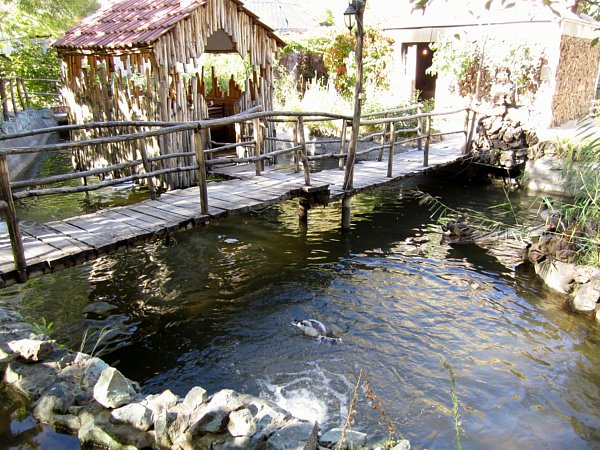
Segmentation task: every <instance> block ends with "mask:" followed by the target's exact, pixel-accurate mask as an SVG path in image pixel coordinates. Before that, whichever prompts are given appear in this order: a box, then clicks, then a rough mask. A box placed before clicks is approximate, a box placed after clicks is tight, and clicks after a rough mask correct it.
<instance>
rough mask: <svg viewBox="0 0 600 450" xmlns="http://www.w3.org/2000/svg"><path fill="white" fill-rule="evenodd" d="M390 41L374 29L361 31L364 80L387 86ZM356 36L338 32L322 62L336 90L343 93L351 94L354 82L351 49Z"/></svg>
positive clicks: (390, 53) (354, 68) (353, 62)
mask: <svg viewBox="0 0 600 450" xmlns="http://www.w3.org/2000/svg"><path fill="white" fill-rule="evenodd" d="M393 44H394V41H393V40H392V39H390V38H388V37H386V36H384V35H383V34H382V33H381V32H380V31H379V30H376V29H375V28H368V29H367V30H365V40H364V49H363V69H364V78H365V83H367V82H370V83H373V84H376V85H379V86H380V88H381V89H386V88H387V87H389V73H388V68H389V66H390V65H391V64H390V63H391V58H392V54H393ZM355 45H356V37H355V36H354V35H353V34H348V33H342V34H338V35H337V36H335V38H334V39H333V43H332V45H331V46H330V47H329V48H328V49H327V50H326V51H325V54H324V58H323V59H324V63H325V67H327V70H328V71H329V74H330V76H331V77H333V79H334V82H335V86H336V88H337V90H338V91H339V92H340V93H341V94H342V95H344V96H351V95H352V92H353V90H352V89H353V87H354V85H355V84H356V63H355V61H354V59H355V57H354V48H355Z"/></svg>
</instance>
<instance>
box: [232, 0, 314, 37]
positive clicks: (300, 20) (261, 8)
mask: <svg viewBox="0 0 600 450" xmlns="http://www.w3.org/2000/svg"><path fill="white" fill-rule="evenodd" d="M244 4H245V5H246V8H248V9H249V10H251V11H252V12H254V13H255V14H256V15H258V16H259V17H260V18H261V20H263V21H264V22H265V23H266V24H267V25H269V26H270V27H271V28H273V29H274V30H275V31H292V30H294V31H298V30H301V31H305V30H311V29H314V28H316V27H318V26H319V23H318V22H317V20H315V18H314V17H313V15H312V14H311V13H309V12H308V11H307V10H305V9H303V8H302V7H300V6H299V5H298V4H297V3H296V2H294V1H292V0H246V1H245V2H244Z"/></svg>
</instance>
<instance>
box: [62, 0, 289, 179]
mask: <svg viewBox="0 0 600 450" xmlns="http://www.w3.org/2000/svg"><path fill="white" fill-rule="evenodd" d="M218 31H223V32H225V33H226V34H227V35H228V36H229V37H230V38H231V40H232V42H233V44H234V46H235V50H237V52H238V53H239V54H240V55H241V56H242V57H243V58H246V57H247V58H248V59H249V61H250V63H251V64H252V65H253V67H254V68H255V72H254V74H253V76H252V79H251V80H248V81H247V83H246V89H245V91H244V92H243V93H242V94H241V95H240V97H239V100H238V109H239V112H241V111H245V110H246V109H248V108H249V107H251V106H254V105H257V104H260V105H262V106H263V107H264V108H265V109H272V96H273V63H274V61H275V55H276V53H277V51H278V47H277V45H278V44H277V40H276V39H275V38H274V37H273V36H272V35H270V32H269V31H268V30H267V29H265V28H263V27H262V26H259V25H258V24H257V23H256V21H255V19H254V18H253V17H252V16H251V15H248V14H247V13H245V12H244V10H243V9H242V8H239V7H238V5H237V3H236V2H233V1H231V0H211V1H209V2H207V3H205V4H203V5H202V6H200V7H199V8H198V9H196V10H195V11H194V12H192V14H190V15H189V16H188V17H187V18H185V19H183V20H180V21H179V22H177V23H176V24H174V26H173V27H172V28H171V29H170V30H169V31H168V32H167V33H165V34H164V35H163V36H161V37H160V38H158V40H156V41H155V42H153V43H152V45H150V46H146V47H144V48H139V47H135V46H134V47H132V48H131V49H118V47H117V48H114V49H112V50H110V49H109V50H110V51H107V50H104V52H103V53H104V54H99V53H100V51H99V50H94V51H93V52H92V53H91V54H89V53H90V50H89V49H88V50H86V49H82V50H81V52H77V51H73V50H72V49H70V50H69V51H68V52H67V51H61V50H60V49H59V54H60V56H61V57H62V59H63V78H64V88H63V92H62V95H63V99H64V101H65V104H66V107H67V111H68V114H69V119H70V121H71V123H86V122H91V121H107V120H158V121H166V122H183V121H194V120H200V119H206V118H208V103H207V101H206V99H205V97H204V95H203V88H202V86H203V80H202V77H201V76H199V75H198V73H201V71H202V68H201V67H199V61H200V57H201V56H202V54H203V53H204V52H205V50H206V45H207V42H208V39H209V37H210V36H211V35H213V34H214V33H215V32H218ZM116 59H118V60H120V61H121V62H122V66H123V68H122V69H119V68H117V66H118V65H119V64H117V63H116ZM185 70H187V71H188V72H191V73H196V75H192V74H191V73H187V74H186V73H185ZM124 131H130V130H124ZM111 132H112V131H94V132H93V133H95V134H94V136H102V135H105V134H107V133H111ZM86 133H87V134H83V133H80V134H78V135H76V136H73V138H74V139H78V138H82V137H88V136H90V134H89V133H92V132H86ZM270 133H273V128H272V127H270ZM193 143H194V141H193V136H192V133H191V132H186V133H177V134H175V135H169V136H165V137H161V138H160V139H158V140H148V142H145V143H143V144H140V143H138V142H131V143H122V144H118V145H117V144H114V145H110V146H106V147H103V148H96V149H92V151H85V152H79V153H78V154H77V155H75V159H76V161H77V164H78V165H80V166H82V167H86V168H91V167H98V166H102V165H108V164H112V163H116V162H121V161H123V160H125V159H132V158H139V146H140V145H145V146H146V148H147V150H148V153H149V154H150V155H156V154H161V155H168V154H173V153H179V152H182V151H190V152H193ZM186 159H187V161H185V162H184V164H185V165H191V164H193V163H194V162H195V158H194V157H186ZM180 162H181V161H180ZM161 164H162V168H168V167H176V166H178V165H179V166H181V164H177V161H174V160H171V159H169V160H164V161H162V162H161ZM196 175H197V174H196V171H188V172H178V173H174V174H168V175H165V176H164V177H163V178H162V179H161V180H160V181H159V184H162V185H164V186H167V187H169V188H182V187H189V186H191V185H193V184H195V183H196V181H197V180H196Z"/></svg>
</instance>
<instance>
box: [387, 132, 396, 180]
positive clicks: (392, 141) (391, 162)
mask: <svg viewBox="0 0 600 450" xmlns="http://www.w3.org/2000/svg"><path fill="white" fill-rule="evenodd" d="M395 145H396V124H395V123H394V122H390V151H389V152H388V170H387V177H388V178H392V171H393V169H394V146H395Z"/></svg>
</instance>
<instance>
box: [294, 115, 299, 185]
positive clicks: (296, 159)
mask: <svg viewBox="0 0 600 450" xmlns="http://www.w3.org/2000/svg"><path fill="white" fill-rule="evenodd" d="M298 144H299V140H298V122H296V123H295V124H294V138H293V143H292V145H293V146H294V148H296V150H294V172H295V173H298V172H300V151H299V150H298V149H297V148H298Z"/></svg>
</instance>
